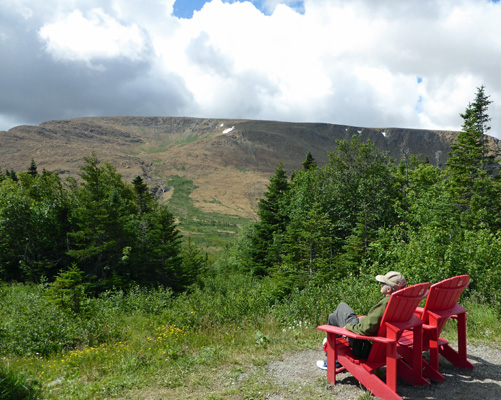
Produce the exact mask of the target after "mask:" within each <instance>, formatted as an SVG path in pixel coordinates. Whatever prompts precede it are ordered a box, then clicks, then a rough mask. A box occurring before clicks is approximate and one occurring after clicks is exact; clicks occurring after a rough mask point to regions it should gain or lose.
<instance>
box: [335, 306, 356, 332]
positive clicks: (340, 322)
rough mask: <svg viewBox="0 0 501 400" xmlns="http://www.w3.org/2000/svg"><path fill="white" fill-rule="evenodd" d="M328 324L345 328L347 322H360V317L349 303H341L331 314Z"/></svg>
mask: <svg viewBox="0 0 501 400" xmlns="http://www.w3.org/2000/svg"><path fill="white" fill-rule="evenodd" d="M328 324H329V325H333V326H339V327H341V328H343V327H344V326H345V325H346V324H358V317H357V314H355V311H353V309H352V308H351V307H350V306H349V305H348V304H346V303H339V305H338V306H337V308H336V310H335V311H334V312H333V313H332V314H330V315H329V319H328Z"/></svg>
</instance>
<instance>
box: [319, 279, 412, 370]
mask: <svg viewBox="0 0 501 400" xmlns="http://www.w3.org/2000/svg"><path fill="white" fill-rule="evenodd" d="M376 280H377V281H378V282H380V283H381V293H382V294H383V295H384V297H383V298H382V299H381V300H380V301H379V302H378V303H377V304H375V305H374V306H373V307H372V308H371V309H370V310H369V312H368V313H367V315H365V316H363V317H360V318H359V317H358V316H357V315H356V314H355V311H353V309H352V308H351V307H350V306H349V305H348V304H346V303H344V302H341V303H339V305H338V306H337V308H336V310H335V311H334V312H333V313H332V314H330V315H329V318H328V324H329V325H333V326H338V327H341V328H345V329H347V330H349V331H351V332H354V333H356V334H358V335H364V336H371V335H376V334H377V332H378V330H379V325H380V323H381V319H382V318H383V314H384V311H385V309H386V305H387V304H388V301H389V300H390V296H391V294H392V293H393V292H395V291H397V290H400V289H402V288H404V287H405V286H406V285H407V281H406V280H405V278H404V276H403V275H402V274H401V273H400V272H396V271H390V272H388V273H387V274H386V275H377V276H376ZM346 339H347V340H348V343H349V345H350V346H351V347H352V349H353V355H354V356H355V357H357V358H367V357H368V356H369V353H370V349H371V346H372V343H371V342H370V341H368V340H361V339H353V338H350V337H347V338H346ZM326 341H327V339H325V340H324V346H325V342H326ZM317 365H318V367H319V368H322V369H327V363H325V362H324V361H317Z"/></svg>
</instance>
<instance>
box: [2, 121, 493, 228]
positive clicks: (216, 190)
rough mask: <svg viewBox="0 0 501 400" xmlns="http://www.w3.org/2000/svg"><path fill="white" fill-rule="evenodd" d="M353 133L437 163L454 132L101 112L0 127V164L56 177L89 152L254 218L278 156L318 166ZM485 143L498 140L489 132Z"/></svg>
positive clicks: (161, 190) (210, 205)
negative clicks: (176, 179) (174, 179)
mask: <svg viewBox="0 0 501 400" xmlns="http://www.w3.org/2000/svg"><path fill="white" fill-rule="evenodd" d="M356 134H360V135H361V136H362V139H363V140H366V139H370V140H371V141H372V142H373V143H374V144H375V145H376V147H378V148H380V149H381V150H385V151H389V152H390V154H391V155H392V156H393V157H395V158H396V159H400V158H401V157H402V154H404V153H405V154H420V155H421V156H422V157H423V158H424V157H428V159H429V160H430V162H431V163H432V164H434V165H444V164H445V162H446V160H447V157H448V152H449V151H450V144H451V142H452V141H453V140H454V138H455V137H456V135H457V132H448V131H431V130H412V129H399V128H385V129H380V128H378V129H375V128H358V127H353V126H344V125H333V124H320V123H288V122H274V121H253V120H229V119H198V118H169V117H106V118H97V117H96V118H78V119H71V120H61V121H49V122H45V123H43V124H41V125H39V126H18V127H15V128H13V129H11V130H9V131H8V132H0V170H2V171H5V169H14V170H16V171H25V170H27V168H28V166H29V164H30V161H31V159H34V160H35V162H36V164H37V166H38V169H39V171H42V169H46V170H50V171H56V172H58V173H59V174H61V176H62V177H64V176H69V175H73V176H76V175H77V174H78V173H79V168H80V167H81V166H82V164H83V158H84V157H86V156H89V155H90V154H92V152H95V153H96V154H97V156H98V157H99V159H100V160H102V161H108V162H109V163H111V164H112V165H114V166H115V167H116V168H117V170H118V172H119V173H120V174H122V175H123V177H124V178H125V179H126V180H127V181H129V182H130V181H132V179H133V178H134V177H136V176H137V175H141V176H142V177H143V178H144V179H145V181H146V182H147V183H148V184H149V185H150V187H151V188H152V190H154V191H155V192H156V193H157V195H158V196H159V197H163V198H164V199H165V200H167V199H168V196H169V193H170V190H169V187H168V185H167V184H166V182H165V180H166V178H167V177H169V176H172V175H178V176H181V177H183V178H187V179H190V180H192V181H193V183H194V184H195V186H196V187H197V189H196V190H195V191H194V192H193V193H192V195H191V196H192V199H193V200H194V202H195V205H196V206H197V207H199V208H201V209H202V210H204V211H215V212H219V213H223V214H235V215H240V216H243V217H251V218H252V217H254V216H255V207H256V204H257V200H258V199H259V198H260V197H261V195H262V193H263V192H264V191H265V190H266V185H267V184H268V182H269V178H270V177H271V176H272V175H273V174H274V171H275V168H276V167H277V165H278V164H279V163H280V162H282V163H283V164H284V165H285V167H286V169H287V170H288V171H289V172H290V171H292V170H298V169H300V168H301V164H302V162H303V161H304V160H305V157H306V154H307V152H308V151H310V152H311V153H312V155H313V157H314V158H315V160H316V161H317V163H318V164H319V165H322V164H325V163H326V162H327V160H328V153H329V152H331V151H333V150H334V149H335V140H336V139H349V138H350V137H351V136H353V135H356ZM489 141H490V142H489V143H490V145H491V146H496V147H498V146H499V143H498V140H497V139H494V138H491V137H489Z"/></svg>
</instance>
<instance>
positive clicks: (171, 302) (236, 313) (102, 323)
mask: <svg viewBox="0 0 501 400" xmlns="http://www.w3.org/2000/svg"><path fill="white" fill-rule="evenodd" d="M376 287H377V286H376ZM273 291H274V285H273V282H271V281H267V280H256V279H254V278H251V277H247V276H243V275H235V276H228V277H215V278H208V279H206V281H205V286H204V288H203V289H195V290H194V291H193V292H192V293H185V294H182V295H179V296H173V295H172V293H171V292H170V291H169V290H164V289H150V290H148V289H141V288H134V289H132V290H131V291H129V292H128V293H124V292H108V293H105V294H103V295H101V296H100V297H99V298H96V299H89V302H90V304H89V308H88V311H87V314H86V315H82V316H78V318H77V316H76V315H74V316H73V318H69V315H68V316H67V317H65V318H62V317H61V318H60V319H58V321H59V324H58V325H57V326H54V325H48V324H47V323H46V321H45V320H44V318H42V317H43V316H46V315H52V316H58V315H60V316H64V315H66V314H64V313H61V312H60V311H57V310H54V309H53V307H55V306H54V305H53V304H51V303H48V302H46V301H45V300H44V287H43V285H36V286H25V285H15V286H12V285H3V286H0V299H1V300H2V304H3V305H4V307H3V308H2V309H1V310H0V322H1V329H0V351H1V352H2V353H3V354H1V355H2V359H1V360H0V367H1V368H3V369H0V371H4V370H6V369H7V368H8V369H9V371H12V372H11V375H10V376H11V382H21V383H20V384H19V385H18V386H19V387H27V388H31V389H33V394H32V397H24V398H37V396H38V395H37V393H39V392H40V389H41V393H42V394H43V397H44V398H46V399H63V400H65V399H72V400H73V399H76V400H84V399H85V400H87V399H112V398H113V399H147V398H182V399H220V400H230V399H266V398H269V397H272V396H275V397H277V398H293V399H300V398H301V399H313V398H315V399H322V398H325V399H328V398H329V399H332V392H331V391H329V390H326V387H327V386H328V385H327V382H326V380H325V379H324V378H322V379H312V380H311V382H306V383H305V382H294V381H291V382H289V381H287V382H286V383H283V382H282V383H281V382H280V380H278V379H274V378H272V377H270V373H269V365H270V364H269V363H270V362H272V361H273V362H276V361H279V360H283V359H285V357H286V356H287V355H288V354H291V353H294V352H298V351H302V350H307V349H314V350H318V351H319V354H320V343H321V341H322V339H323V337H324V333H323V332H320V331H318V330H317V329H316V326H317V325H318V324H319V323H324V322H325V320H326V317H327V314H328V313H329V312H330V311H332V308H333V307H334V306H335V304H336V303H337V302H338V301H339V299H344V300H346V301H347V302H349V303H350V304H354V305H355V307H356V308H357V309H359V310H367V309H368V307H369V306H370V305H371V304H372V303H373V301H374V298H373V297H374V296H373V295H372V294H373V292H374V293H376V292H377V290H374V287H372V286H370V285H367V282H366V281H365V280H364V279H359V280H358V281H357V282H355V283H354V282H353V281H351V282H348V281H346V282H337V284H336V285H333V284H332V285H329V286H325V287H322V288H309V289H307V290H304V291H302V292H292V293H291V295H290V296H289V297H287V298H285V299H284V300H283V301H278V300H277V299H276V298H275V297H274V295H273ZM375 296H377V293H376V295H375ZM26 299H30V301H29V302H28V301H26ZM464 300H465V301H464V302H463V305H465V306H466V307H467V309H468V329H469V330H468V340H469V342H481V343H485V342H489V343H492V342H496V343H499V342H501V336H500V332H501V322H500V321H499V318H498V315H497V313H496V311H495V309H494V308H493V307H492V306H490V305H488V304H485V303H482V302H480V300H479V299H477V298H475V297H474V296H472V297H470V298H465V299H464ZM19 304H24V306H23V307H20V306H19ZM47 309H50V310H52V311H51V312H50V313H49V312H48V311H46V310H47ZM38 314H40V315H42V317H41V318H35V317H34V316H36V315H38ZM16 327H24V329H25V331H22V330H21V329H17V328H16ZM486 327H488V329H486ZM44 330H51V333H52V334H56V337H59V340H60V342H59V343H58V344H59V346H58V347H57V346H56V347H50V348H52V349H54V350H53V352H52V353H50V354H47V355H45V356H42V355H41V354H40V353H39V352H37V351H36V348H37V346H44V345H45V340H46V338H49V339H50V340H54V338H53V336H49V335H44ZM68 330H70V331H71V330H73V332H74V333H75V334H76V335H77V337H80V341H77V342H75V335H72V334H71V332H68ZM86 330H91V331H92V332H93V333H94V337H95V338H98V339H94V340H93V341H91V340H90V339H85V337H87V338H88V337H89V335H87V336H86ZM28 331H30V332H36V333H37V335H38V336H36V335H31V336H30V338H31V339H30V340H31V342H30V343H28V342H23V341H22V340H19V339H20V338H21V337H22V336H23V335H25V334H26V333H25V332H28ZM53 331H56V332H53ZM99 332H113V334H111V335H100V334H98V333H99ZM445 336H446V337H447V338H448V339H449V340H451V341H454V338H455V329H454V324H453V323H451V324H450V325H449V324H448V325H447V327H446V330H445ZM12 341H18V342H20V343H21V344H22V345H23V346H24V347H23V348H12V349H13V350H12V351H10V352H7V349H8V346H6V343H9V342H12ZM39 341H40V342H39ZM65 341H67V342H68V343H69V344H71V346H70V345H65ZM74 343H77V344H76V345H75V344H74ZM23 349H24V350H25V351H24V352H25V354H22V353H23ZM14 351H15V352H14ZM312 368H314V366H312ZM278 373H279V372H278ZM11 386H13V385H11ZM37 391H38V392H37ZM364 396H365V397H364ZM0 398H1V397H0ZM20 398H23V397H20ZM360 398H361V399H369V398H371V397H370V395H368V394H363V395H362V396H361V397H360Z"/></svg>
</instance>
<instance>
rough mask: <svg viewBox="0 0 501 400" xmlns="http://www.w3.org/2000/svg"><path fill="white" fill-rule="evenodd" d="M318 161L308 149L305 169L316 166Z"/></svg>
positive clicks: (304, 164)
mask: <svg viewBox="0 0 501 400" xmlns="http://www.w3.org/2000/svg"><path fill="white" fill-rule="evenodd" d="M316 167H317V162H316V161H315V159H314V158H313V156H312V155H311V152H310V151H309V150H308V154H306V160H304V162H303V170H305V171H308V170H309V169H311V168H316Z"/></svg>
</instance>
